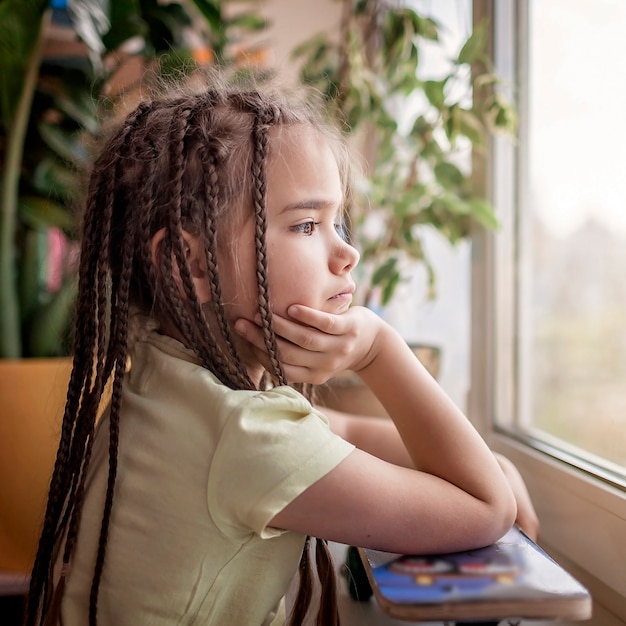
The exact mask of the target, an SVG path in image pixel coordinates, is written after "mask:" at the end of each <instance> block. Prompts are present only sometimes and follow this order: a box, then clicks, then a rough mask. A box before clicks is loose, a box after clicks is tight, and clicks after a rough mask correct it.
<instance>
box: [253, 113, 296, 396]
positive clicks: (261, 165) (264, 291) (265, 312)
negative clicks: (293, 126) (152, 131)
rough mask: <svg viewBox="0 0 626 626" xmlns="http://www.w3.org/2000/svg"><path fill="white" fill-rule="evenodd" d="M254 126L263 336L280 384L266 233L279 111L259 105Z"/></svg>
mask: <svg viewBox="0 0 626 626" xmlns="http://www.w3.org/2000/svg"><path fill="white" fill-rule="evenodd" d="M254 113H255V118H254V126H253V129H252V142H253V153H252V179H253V187H252V199H253V206H254V218H255V224H256V229H255V238H254V241H255V246H256V253H257V255H256V256H257V268H256V272H257V285H258V290H259V296H258V301H259V313H260V314H261V324H262V327H263V338H264V340H265V347H266V349H267V353H268V355H269V357H270V362H271V364H272V369H273V370H274V372H273V373H274V376H275V377H276V380H277V381H278V383H279V384H280V385H286V384H287V377H286V376H285V373H284V371H283V367H282V365H281V363H280V360H279V358H278V348H277V346H276V336H275V334H274V331H273V329H272V311H271V308H270V295H269V285H268V280H267V246H266V241H265V235H266V231H267V224H266V211H265V203H266V192H267V176H266V170H265V162H266V159H267V148H268V137H267V130H268V125H269V124H271V123H275V122H276V121H277V120H278V114H277V113H276V114H275V115H272V113H275V112H274V111H273V110H262V109H260V108H257V107H255V110H254Z"/></svg>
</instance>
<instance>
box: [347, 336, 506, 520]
mask: <svg viewBox="0 0 626 626" xmlns="http://www.w3.org/2000/svg"><path fill="white" fill-rule="evenodd" d="M379 340H380V342H381V343H380V344H379V345H377V346H375V348H374V350H373V351H372V355H373V358H372V359H371V361H369V362H367V365H366V367H364V368H362V369H361V370H359V371H358V374H359V375H360V376H361V378H362V379H363V380H364V382H365V383H366V384H367V385H368V386H369V387H370V388H371V389H372V391H373V392H374V393H375V394H376V396H377V397H378V399H379V400H380V401H381V403H382V404H383V406H384V407H385V409H386V410H387V412H388V413H389V415H390V416H391V417H392V419H393V421H394V423H395V425H396V427H397V429H398V432H399V434H400V437H401V439H402V441H403V442H404V445H405V447H406V449H407V451H408V454H409V456H410V458H411V460H412V462H413V464H414V466H415V467H417V468H418V469H420V470H422V471H424V472H427V473H430V474H433V475H435V476H438V477H440V478H442V479H444V480H446V481H448V482H450V483H451V484H453V485H455V486H457V487H459V488H460V489H462V490H463V491H465V492H467V493H468V494H470V495H472V496H473V497H475V498H477V499H479V500H483V501H485V502H497V503H499V504H501V505H502V506H503V509H504V510H506V509H507V508H508V507H509V506H510V504H511V501H512V496H511V491H510V489H509V486H508V484H507V482H506V479H505V478H504V475H503V474H502V472H501V470H500V468H499V466H498V464H497V462H496V460H495V458H494V456H493V454H492V453H491V452H490V450H489V449H488V447H487V445H486V444H485V442H484V441H483V440H482V438H481V437H480V436H479V435H478V433H477V432H476V430H475V429H474V428H473V427H472V425H471V424H470V422H469V420H467V418H466V417H465V416H464V415H463V414H462V413H461V412H460V411H459V409H458V408H457V407H456V406H455V405H454V403H453V402H452V401H451V400H450V399H449V398H448V397H447V396H446V395H445V394H444V393H443V391H442V390H441V389H440V388H439V386H438V385H437V383H436V382H435V381H434V380H433V379H432V377H431V376H430V375H429V374H428V373H427V372H426V371H425V369H424V368H423V366H422V365H421V363H419V361H418V360H417V359H416V358H415V355H414V354H413V353H412V352H411V350H410V349H409V348H408V347H407V346H406V343H405V342H404V340H402V338H401V337H400V336H399V335H398V334H397V333H396V332H395V331H393V330H392V329H391V328H387V329H385V331H384V332H382V333H380V335H379Z"/></svg>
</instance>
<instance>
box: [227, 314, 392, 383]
mask: <svg viewBox="0 0 626 626" xmlns="http://www.w3.org/2000/svg"><path fill="white" fill-rule="evenodd" d="M288 314H289V316H290V317H289V318H285V317H281V316H279V315H276V314H274V316H273V323H274V329H275V332H276V335H277V346H278V352H279V354H280V360H281V363H282V365H283V369H284V371H285V375H286V376H287V380H289V382H291V383H311V384H315V385H319V384H323V383H325V382H326V381H327V380H328V379H329V378H331V377H332V376H334V375H335V374H337V373H339V372H342V371H345V370H354V371H358V370H359V369H362V368H363V367H365V366H366V365H367V364H368V362H369V360H370V359H371V358H372V357H371V354H370V353H371V350H372V346H373V344H374V341H375V339H376V336H377V334H378V330H379V329H380V327H381V325H382V324H383V322H382V320H381V319H380V318H379V317H378V316H377V315H376V314H375V313H373V312H372V311H370V310H369V309H366V308H364V307H359V306H355V307H351V308H350V309H349V310H348V311H346V312H345V313H343V314H341V315H334V314H332V313H324V312H323V311H318V310H316V309H311V308H309V307H306V306H303V305H299V304H297V305H292V306H290V307H289V310H288ZM235 330H236V331H237V333H238V334H239V335H240V336H241V337H243V338H244V339H246V340H247V341H248V343H249V344H250V345H251V347H252V350H253V352H254V354H255V355H256V357H257V358H258V359H259V361H260V362H261V363H263V365H264V366H265V367H266V368H269V359H268V357H267V351H266V348H265V342H264V341H263V331H262V329H261V328H260V326H259V325H258V324H254V323H253V322H251V321H250V320H246V319H239V320H237V322H236V323H235Z"/></svg>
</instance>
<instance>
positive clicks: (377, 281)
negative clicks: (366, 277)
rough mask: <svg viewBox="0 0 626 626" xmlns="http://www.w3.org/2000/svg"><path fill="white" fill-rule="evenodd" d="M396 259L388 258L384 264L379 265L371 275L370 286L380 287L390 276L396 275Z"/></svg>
mask: <svg viewBox="0 0 626 626" xmlns="http://www.w3.org/2000/svg"><path fill="white" fill-rule="evenodd" d="M397 266H398V259H397V257H395V256H394V257H390V258H388V259H387V260H386V261H385V262H384V263H382V264H381V265H379V266H378V267H377V268H376V269H375V270H374V273H373V274H372V285H381V284H382V283H384V282H385V281H388V280H389V279H390V278H391V277H392V276H394V275H395V274H397V273H398V267H397Z"/></svg>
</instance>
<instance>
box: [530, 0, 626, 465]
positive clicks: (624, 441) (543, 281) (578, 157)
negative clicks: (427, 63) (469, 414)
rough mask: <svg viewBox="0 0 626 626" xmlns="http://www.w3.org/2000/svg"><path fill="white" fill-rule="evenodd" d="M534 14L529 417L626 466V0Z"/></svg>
mask: <svg viewBox="0 0 626 626" xmlns="http://www.w3.org/2000/svg"><path fill="white" fill-rule="evenodd" d="M528 15H529V48H528V52H529V59H528V111H527V112H526V113H527V115H528V118H527V129H528V136H527V140H528V150H527V153H526V154H527V163H526V164H525V167H526V169H527V180H526V184H527V188H526V189H525V192H524V197H525V198H526V201H525V203H524V204H525V206H522V207H521V209H522V218H523V219H524V220H526V222H525V232H526V235H527V237H526V238H524V239H522V247H521V255H522V258H525V259H526V261H527V262H528V265H527V267H528V268H529V271H528V272H527V280H528V282H527V285H526V289H525V290H524V291H523V293H524V296H523V299H522V302H521V305H522V307H523V312H524V314H525V320H526V325H525V329H526V333H525V334H523V335H522V341H524V342H525V346H523V347H522V352H523V353H526V354H528V359H526V360H525V362H523V364H522V365H523V370H522V371H523V374H524V376H525V380H526V387H525V389H524V393H523V395H524V396H526V397H525V398H521V403H522V407H523V413H522V425H523V427H524V428H526V429H528V430H530V431H533V432H534V433H535V434H537V433H539V435H540V436H543V435H547V436H548V438H550V437H552V436H553V437H556V438H558V440H560V441H559V445H561V444H562V443H563V442H564V444H565V447H567V446H568V445H569V446H572V448H571V450H573V451H575V452H581V451H582V453H583V454H582V455H583V456H585V453H588V455H589V456H590V458H591V459H592V460H594V461H598V460H599V459H598V458H595V457H600V458H601V459H602V460H603V461H602V462H605V464H606V465H608V466H611V465H613V464H614V466H613V467H611V469H617V470H618V471H621V472H623V471H624V468H626V114H625V113H624V110H625V109H624V107H625V103H626V63H624V58H626V37H625V36H624V33H626V2H624V1H623V0H593V1H592V0H531V1H530V2H529V14H528ZM522 88H523V86H522Z"/></svg>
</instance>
